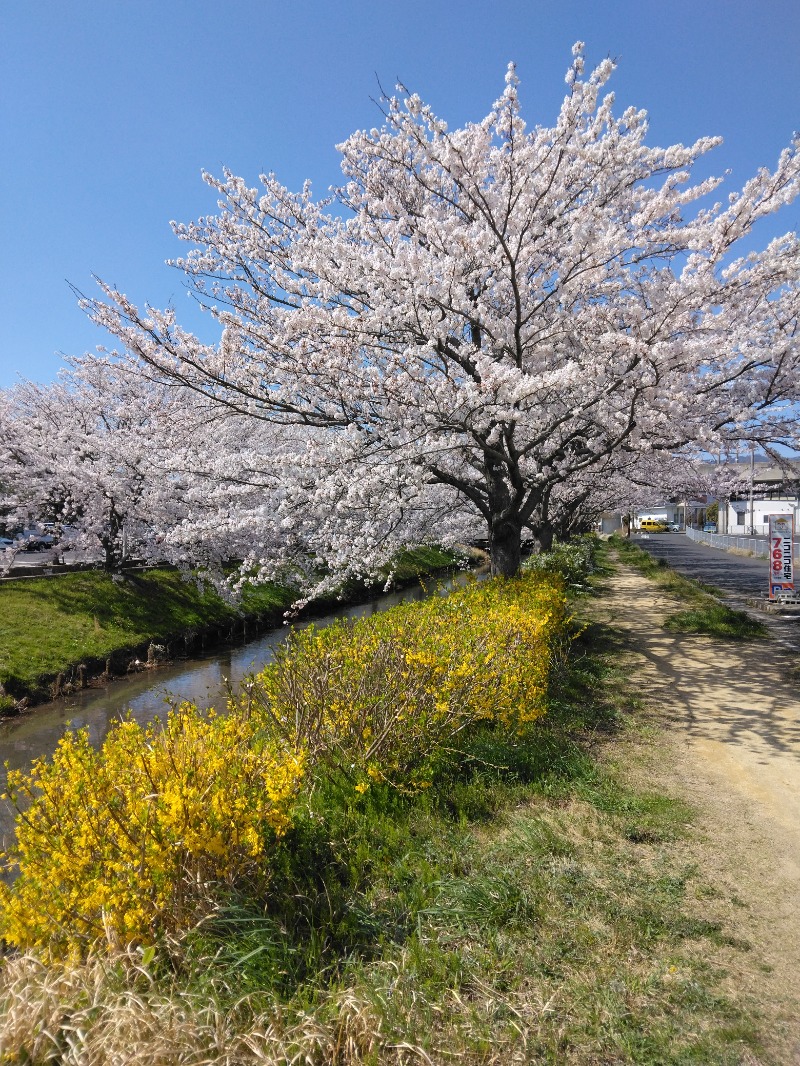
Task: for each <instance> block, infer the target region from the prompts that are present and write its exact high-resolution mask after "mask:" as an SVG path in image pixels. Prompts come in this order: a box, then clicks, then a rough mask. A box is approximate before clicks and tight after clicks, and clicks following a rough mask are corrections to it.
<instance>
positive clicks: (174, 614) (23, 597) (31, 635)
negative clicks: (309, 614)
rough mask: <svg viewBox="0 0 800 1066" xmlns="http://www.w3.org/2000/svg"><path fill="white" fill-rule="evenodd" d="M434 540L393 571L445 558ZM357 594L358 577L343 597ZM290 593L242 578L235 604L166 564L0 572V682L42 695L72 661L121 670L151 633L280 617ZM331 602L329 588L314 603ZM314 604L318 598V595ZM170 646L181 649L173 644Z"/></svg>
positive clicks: (401, 573) (406, 573) (426, 566)
mask: <svg viewBox="0 0 800 1066" xmlns="http://www.w3.org/2000/svg"><path fill="white" fill-rule="evenodd" d="M452 563H453V556H452V555H449V554H448V553H445V552H442V551H441V550H439V549H437V548H418V549H415V550H414V551H407V552H405V553H403V555H402V556H401V557H400V559H399V560H398V564H397V572H396V576H397V581H398V583H403V582H405V581H410V580H412V579H413V578H414V577H416V576H417V575H419V574H426V573H431V572H433V571H435V570H437V569H441V568H442V567H445V566H448V565H452ZM359 595H361V596H362V597H363V596H364V595H365V590H364V588H363V586H362V587H360V588H359V587H357V586H355V585H354V586H352V587H348V588H347V589H346V590H343V593H342V598H344V599H353V598H357V597H358V596H359ZM295 596H296V594H295V593H294V592H293V591H292V590H291V589H288V588H285V587H282V586H280V585H275V584H265V585H260V586H256V587H251V588H247V589H245V591H244V594H243V598H242V602H241V604H240V605H239V606H238V607H234V606H231V605H229V604H227V603H225V602H224V601H223V600H222V599H221V598H220V597H219V596H218V595H217V594H216V593H215V592H214V591H213V590H211V589H209V588H206V589H203V590H200V589H198V587H197V585H196V584H194V583H193V582H190V581H186V580H184V579H183V578H182V577H181V575H180V574H179V573H178V572H177V571H174V570H167V569H154V570H143V571H130V572H128V573H127V574H126V575H125V576H124V578H121V579H117V580H112V578H111V577H110V576H109V575H108V574H106V573H103V572H101V571H96V570H91V571H82V572H80V573H72V574H60V575H58V576H55V577H50V578H35V579H30V578H28V579H24V578H23V579H19V580H12V581H3V582H0V684H2V685H3V686H4V687H5V689H6V691H7V692H8V693H9V694H11V695H14V696H16V697H17V698H19V697H21V696H24V695H29V696H33V697H34V698H39V699H41V698H46V697H47V695H48V682H49V681H50V680H51V679H52V678H54V677H55V676H56V675H57V674H59V673H62V672H64V673H67V672H69V671H70V670H71V669H72V668H73V667H75V666H76V665H77V664H78V663H81V662H86V663H87V664H89V665H90V670H91V667H92V665H93V666H94V671H93V672H100V670H102V669H103V664H104V663H105V660H106V659H108V658H112V667H113V669H114V670H116V671H120V670H122V671H124V669H125V666H126V664H127V661H128V660H129V659H130V657H131V655H132V654H133V653H134V651H135V650H136V649H141V648H142V646H143V645H146V644H148V643H149V642H150V641H154V642H155V643H160V644H163V643H166V642H169V641H170V640H173V639H174V640H176V641H178V640H180V639H182V638H183V637H184V636H189V637H192V636H193V635H195V634H197V633H199V632H201V631H204V630H208V629H212V630H213V629H215V628H216V629H218V630H219V631H220V632H221V633H225V632H226V631H227V630H229V629H230V627H231V626H233V625H234V624H237V623H241V619H242V617H243V616H244V615H246V616H251V617H252V616H257V617H260V618H261V619H263V620H265V621H274V623H275V624H276V625H277V624H280V621H281V618H282V614H283V612H284V611H285V610H286V609H287V607H289V605H290V604H291V603H292V601H293V599H294V598H295ZM333 604H336V605H337V606H338V605H339V603H338V598H337V597H336V596H331V597H329V598H328V599H327V600H325V601H323V603H322V605H327V606H330V605H333ZM318 606H319V605H318ZM176 650H180V644H177V646H176Z"/></svg>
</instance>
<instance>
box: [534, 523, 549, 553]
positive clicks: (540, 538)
mask: <svg viewBox="0 0 800 1066" xmlns="http://www.w3.org/2000/svg"><path fill="white" fill-rule="evenodd" d="M534 535H535V537H536V543H537V544H538V545H539V551H540V552H549V551H550V549H551V548H552V547H553V527H552V526H551V525H550V523H549V522H545V523H543V524H542V525H541V526H537V528H536V531H535V534H534Z"/></svg>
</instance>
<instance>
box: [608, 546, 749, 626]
mask: <svg viewBox="0 0 800 1066" xmlns="http://www.w3.org/2000/svg"><path fill="white" fill-rule="evenodd" d="M611 543H612V544H613V546H614V547H615V548H616V549H617V551H618V552H619V555H620V558H621V559H622V560H623V561H624V562H626V563H628V564H629V565H630V566H633V567H634V568H635V569H636V570H638V571H639V573H640V574H643V575H644V576H645V577H648V578H650V579H651V580H652V581H655V582H656V583H657V584H659V585H660V586H661V587H662V588H663V589H664V591H665V592H669V593H671V594H672V595H673V596H675V597H676V598H677V599H679V600H683V601H684V603H686V610H684V611H677V612H675V613H674V614H671V615H669V617H668V618H667V619H666V620H665V621H664V628H665V629H671V630H673V631H675V632H677V633H704V634H706V635H707V636H710V637H722V638H723V639H727V640H754V639H760V638H763V637H767V636H768V635H769V631H768V629H767V627H766V626H765V625H764V624H763V623H762V622H759V621H758V619H755V618H752V617H751V616H750V615H749V614H747V612H746V611H737V610H735V609H734V608H733V607H729V606H728V605H727V604H726V603H723V602H721V601H720V598H719V597H720V595H721V594H720V592H719V590H718V589H715V588H714V587H713V586H712V585H705V584H703V583H702V582H700V581H695V580H693V579H692V578H688V577H683V576H682V575H681V574H678V573H677V572H676V571H675V570H673V569H672V568H671V567H670V566H669V565H668V564H667V562H666V561H665V560H664V559H654V558H653V556H652V555H650V553H649V552H647V551H645V549H644V548H641V547H639V545H638V544H634V543H633V542H632V541H630V540H627V539H625V538H624V537H616V536H615V537H612V538H611Z"/></svg>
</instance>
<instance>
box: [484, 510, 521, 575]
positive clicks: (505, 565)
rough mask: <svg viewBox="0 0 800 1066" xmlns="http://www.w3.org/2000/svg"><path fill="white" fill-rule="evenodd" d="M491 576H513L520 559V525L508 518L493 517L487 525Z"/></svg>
mask: <svg viewBox="0 0 800 1066" xmlns="http://www.w3.org/2000/svg"><path fill="white" fill-rule="evenodd" d="M489 557H490V559H491V566H492V577H514V576H515V575H516V574H518V573H519V567H520V563H521V561H522V527H521V526H520V524H519V523H518V522H515V521H514V520H513V519H508V518H495V519H494V521H493V522H492V524H491V525H490V527H489Z"/></svg>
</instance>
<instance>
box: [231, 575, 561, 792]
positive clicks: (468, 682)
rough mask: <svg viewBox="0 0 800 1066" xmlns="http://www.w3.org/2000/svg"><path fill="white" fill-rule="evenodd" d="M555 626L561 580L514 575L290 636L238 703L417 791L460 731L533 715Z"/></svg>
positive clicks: (362, 775) (275, 727) (293, 736)
mask: <svg viewBox="0 0 800 1066" xmlns="http://www.w3.org/2000/svg"><path fill="white" fill-rule="evenodd" d="M564 624H565V596H564V591H563V583H562V581H561V579H560V578H559V577H557V576H553V575H547V574H536V573H531V574H525V575H522V576H521V577H519V578H515V579H513V580H503V579H495V580H492V581H486V582H482V583H480V582H474V581H473V582H471V583H470V584H468V585H467V586H466V587H464V588H461V589H458V590H455V591H453V592H451V593H450V594H449V595H448V596H446V597H442V596H432V597H430V598H429V599H427V600H425V601H423V602H421V603H411V604H405V605H401V606H399V607H396V608H393V609H392V610H390V611H387V612H385V613H383V614H378V615H373V616H372V617H370V618H363V619H359V620H357V621H355V622H353V621H348V622H342V623H340V624H337V625H332V626H328V627H327V628H325V629H322V630H318V629H315V628H314V627H313V626H310V627H308V628H307V629H304V630H301V631H298V632H295V633H293V634H292V635H291V637H290V638H289V640H288V641H287V642H286V643H285V644H284V645H283V646H282V647H281V648H279V649H278V651H277V653H276V656H275V661H274V662H273V663H271V664H270V665H269V666H268V667H267V668H266V669H265V670H264V671H263V672H262V673H261V674H259V675H258V676H257V677H256V678H255V679H254V680H253V682H252V684H251V686H250V687H249V690H248V691H247V693H246V695H245V697H244V698H243V700H242V707H247V708H248V709H250V710H252V711H253V712H254V713H256V714H258V715H260V716H261V718H262V719H263V721H264V723H265V728H266V729H268V730H270V731H272V733H273V735H276V736H277V737H280V739H281V742H282V743H284V744H286V745H287V746H289V747H290V748H294V749H296V750H301V751H305V752H306V753H307V754H308V758H309V760H310V762H311V763H313V764H314V766H315V767H316V766H317V765H322V764H327V765H328V766H329V767H335V769H336V771H337V772H338V773H343V774H344V775H345V776H346V777H347V778H349V779H350V780H351V782H352V783H353V785H354V787H355V788H356V789H357V790H358V791H362V792H363V791H365V790H366V789H367V788H368V787H369V784H370V782H371V781H378V780H387V781H391V782H393V783H394V784H396V785H398V786H400V787H421V786H422V787H424V785H425V779H424V773H425V771H424V764H425V761H426V759H428V757H429V756H430V755H431V754H433V753H434V752H435V751H436V750H437V749H438V748H439V747H441V746H442V745H445V744H447V742H448V740H450V739H451V738H452V737H454V736H455V735H456V734H457V733H459V732H460V731H461V730H463V729H464V728H466V727H467V726H469V725H470V724H472V723H474V722H477V721H480V720H485V719H490V720H493V721H496V722H498V723H500V724H501V725H502V726H505V727H507V728H509V729H511V730H516V731H518V730H520V729H521V728H523V726H524V725H525V724H526V723H528V722H531V721H534V720H535V719H536V718H538V717H539V716H541V715H542V714H543V713H544V712H545V709H546V693H547V684H548V676H549V671H550V663H551V657H552V654H553V649H554V646H555V643H556V641H557V640H558V638H559V637H560V636H561V635H562V634H563V631H564Z"/></svg>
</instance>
